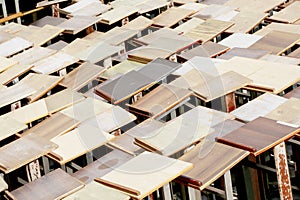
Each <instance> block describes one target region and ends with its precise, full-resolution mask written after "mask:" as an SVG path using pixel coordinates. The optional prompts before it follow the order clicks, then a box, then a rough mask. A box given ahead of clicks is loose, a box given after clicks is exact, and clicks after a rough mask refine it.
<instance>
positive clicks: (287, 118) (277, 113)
mask: <svg viewBox="0 0 300 200" xmlns="http://www.w3.org/2000/svg"><path fill="white" fill-rule="evenodd" d="M299 103H300V99H297V98H290V99H288V100H287V101H285V102H284V103H282V104H281V105H279V106H278V107H277V108H275V109H274V110H272V111H271V112H269V113H268V114H267V115H266V117H267V118H269V119H273V120H278V121H282V122H286V123H290V124H295V125H297V126H299V125H300V110H299Z"/></svg>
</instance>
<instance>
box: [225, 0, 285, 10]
mask: <svg viewBox="0 0 300 200" xmlns="http://www.w3.org/2000/svg"><path fill="white" fill-rule="evenodd" d="M284 2H285V1H284V0H269V1H268V3H265V2H263V1H247V0H228V1H227V2H226V3H225V4H224V5H226V6H232V7H234V8H237V9H238V10H239V11H244V10H245V11H248V10H253V11H254V10H255V11H256V12H257V13H265V12H268V11H270V10H272V9H273V8H276V7H277V6H279V5H281V4H283V3H284Z"/></svg>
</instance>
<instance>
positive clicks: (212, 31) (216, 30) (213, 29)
mask: <svg viewBox="0 0 300 200" xmlns="http://www.w3.org/2000/svg"><path fill="white" fill-rule="evenodd" d="M232 25H233V23H232V22H224V21H220V20H214V19H208V20H206V21H205V22H203V23H202V24H200V25H199V26H197V27H195V28H193V29H192V30H190V31H188V32H185V33H184V35H186V36H188V37H190V38H191V39H193V40H195V41H200V42H201V43H206V42H208V41H210V40H212V39H213V38H215V37H217V36H218V35H220V34H221V33H223V32H224V31H226V30H227V29H228V28H230V27H231V26H232Z"/></svg>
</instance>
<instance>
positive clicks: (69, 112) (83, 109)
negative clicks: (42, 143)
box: [60, 98, 113, 122]
mask: <svg viewBox="0 0 300 200" xmlns="http://www.w3.org/2000/svg"><path fill="white" fill-rule="evenodd" d="M112 106H113V105H111V104H108V103H106V102H103V101H100V100H96V99H93V98H86V99H85V100H83V101H80V102H78V103H76V104H74V105H72V106H71V107H68V108H66V109H64V110H62V111H60V113H62V114H64V115H66V116H68V117H70V118H73V119H76V120H78V121H81V122H82V121H85V120H87V119H89V118H91V117H94V116H96V115H97V114H99V113H102V112H104V111H106V110H108V109H110V108H111V107H112Z"/></svg>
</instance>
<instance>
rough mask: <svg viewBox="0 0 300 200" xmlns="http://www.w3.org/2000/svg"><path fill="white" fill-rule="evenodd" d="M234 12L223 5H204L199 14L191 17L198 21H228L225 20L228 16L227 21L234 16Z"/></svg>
mask: <svg viewBox="0 0 300 200" xmlns="http://www.w3.org/2000/svg"><path fill="white" fill-rule="evenodd" d="M232 12H233V13H232ZM236 13H237V12H236V11H234V8H232V7H229V6H224V5H217V4H210V5H206V6H205V7H204V8H202V9H201V10H200V11H199V12H197V13H195V14H194V15H193V16H192V17H197V18H200V19H219V20H222V21H229V20H226V18H227V17H228V16H230V17H229V19H230V18H231V16H232V15H233V16H234V15H236Z"/></svg>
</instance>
